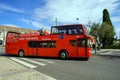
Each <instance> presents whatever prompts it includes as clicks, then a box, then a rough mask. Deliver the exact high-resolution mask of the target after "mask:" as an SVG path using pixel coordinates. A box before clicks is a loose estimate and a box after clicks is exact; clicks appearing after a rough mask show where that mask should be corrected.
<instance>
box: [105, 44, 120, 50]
mask: <svg viewBox="0 0 120 80" xmlns="http://www.w3.org/2000/svg"><path fill="white" fill-rule="evenodd" d="M103 49H120V44H117V45H116V44H115V45H114V44H113V45H110V46H106V47H103Z"/></svg>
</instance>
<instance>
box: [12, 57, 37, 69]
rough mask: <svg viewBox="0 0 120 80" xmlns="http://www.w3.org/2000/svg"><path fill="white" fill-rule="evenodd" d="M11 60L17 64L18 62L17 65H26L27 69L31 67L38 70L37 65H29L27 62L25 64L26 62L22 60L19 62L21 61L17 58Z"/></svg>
mask: <svg viewBox="0 0 120 80" xmlns="http://www.w3.org/2000/svg"><path fill="white" fill-rule="evenodd" d="M10 59H12V60H13V61H15V62H17V63H20V64H22V65H24V66H26V67H29V68H36V67H37V66H35V65H32V64H29V63H27V62H24V61H21V60H19V59H16V58H13V57H12V58H10Z"/></svg>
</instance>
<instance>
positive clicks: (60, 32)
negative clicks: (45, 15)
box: [59, 27, 67, 34]
mask: <svg viewBox="0 0 120 80" xmlns="http://www.w3.org/2000/svg"><path fill="white" fill-rule="evenodd" d="M59 34H67V27H59Z"/></svg>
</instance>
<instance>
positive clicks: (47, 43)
mask: <svg viewBox="0 0 120 80" xmlns="http://www.w3.org/2000/svg"><path fill="white" fill-rule="evenodd" d="M38 47H39V48H55V47H56V41H39V42H38Z"/></svg>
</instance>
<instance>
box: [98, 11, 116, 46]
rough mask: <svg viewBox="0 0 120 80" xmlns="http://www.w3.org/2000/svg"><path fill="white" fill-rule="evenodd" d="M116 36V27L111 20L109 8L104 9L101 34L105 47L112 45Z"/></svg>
mask: <svg viewBox="0 0 120 80" xmlns="http://www.w3.org/2000/svg"><path fill="white" fill-rule="evenodd" d="M114 36H115V32H114V27H113V25H112V22H111V20H110V17H109V12H108V10H107V9H104V10H103V21H102V25H101V34H100V41H101V42H102V43H103V47H106V46H110V45H111V44H112V43H113V40H114Z"/></svg>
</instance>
